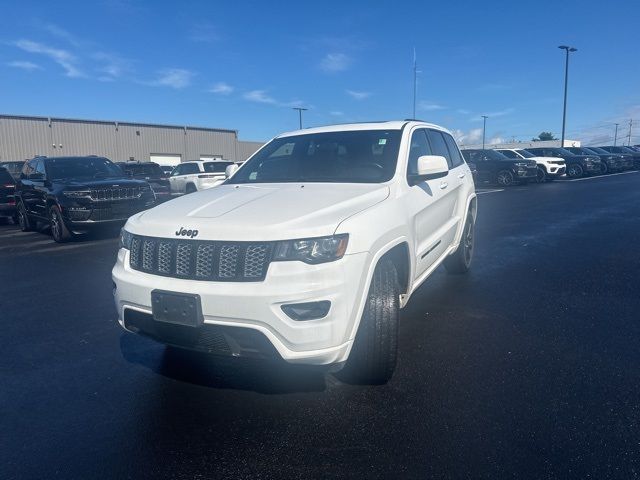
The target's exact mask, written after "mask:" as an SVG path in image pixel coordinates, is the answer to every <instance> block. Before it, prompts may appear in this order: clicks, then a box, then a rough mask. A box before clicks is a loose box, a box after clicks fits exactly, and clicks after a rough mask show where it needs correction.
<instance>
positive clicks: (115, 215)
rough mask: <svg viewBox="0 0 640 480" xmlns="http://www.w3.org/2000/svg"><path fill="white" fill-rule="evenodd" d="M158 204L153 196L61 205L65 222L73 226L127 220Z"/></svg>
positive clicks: (79, 226)
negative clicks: (133, 199)
mask: <svg viewBox="0 0 640 480" xmlns="http://www.w3.org/2000/svg"><path fill="white" fill-rule="evenodd" d="M155 204H156V201H155V200H154V199H152V198H147V199H145V200H135V201H120V202H91V203H71V202H69V203H67V204H66V205H65V204H63V205H61V210H62V215H63V217H64V219H65V223H66V224H67V226H68V227H71V228H74V227H75V228H82V227H91V226H93V225H101V224H113V223H118V222H120V223H122V222H125V221H126V220H127V219H128V218H129V217H130V216H131V215H135V214H136V213H138V212H141V211H142V210H146V209H149V208H151V207H153V206H154V205H155Z"/></svg>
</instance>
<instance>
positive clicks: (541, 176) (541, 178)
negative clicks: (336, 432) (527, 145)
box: [536, 167, 547, 183]
mask: <svg viewBox="0 0 640 480" xmlns="http://www.w3.org/2000/svg"><path fill="white" fill-rule="evenodd" d="M536 181H537V182H538V183H544V182H546V181H547V171H546V170H545V169H544V167H538V172H537V173H536Z"/></svg>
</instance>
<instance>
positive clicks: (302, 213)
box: [127, 183, 389, 241]
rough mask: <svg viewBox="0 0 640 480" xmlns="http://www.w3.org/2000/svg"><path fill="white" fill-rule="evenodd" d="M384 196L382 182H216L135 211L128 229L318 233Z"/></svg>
mask: <svg viewBox="0 0 640 480" xmlns="http://www.w3.org/2000/svg"><path fill="white" fill-rule="evenodd" d="M388 196H389V187H388V186H386V185H381V184H352V183H350V184H336V183H331V184H328V183H310V184H299V183H286V184H260V185H220V186H218V187H214V188H210V189H207V190H202V191H200V192H197V193H193V194H190V195H185V196H183V197H180V198H177V199H174V200H171V201H169V202H167V203H164V204H162V205H159V206H157V207H155V208H152V209H151V210H147V211H145V212H142V213H140V214H138V215H135V216H133V217H131V218H130V219H129V221H128V223H127V229H128V230H129V231H131V232H132V233H135V234H139V235H148V236H154V237H167V238H170V237H175V236H176V232H177V231H179V230H180V229H181V228H184V229H187V230H198V236H197V239H198V240H234V241H240V240H249V241H255V240H284V239H288V238H306V237H319V236H325V235H332V234H333V233H334V232H335V229H336V228H337V226H338V224H340V223H341V222H342V221H343V220H345V219H347V218H348V217H351V216H352V215H355V214H357V213H359V212H362V211H363V210H366V209H367V208H370V207H372V206H373V205H375V204H377V203H379V202H382V201H383V200H384V199H385V198H387V197H388Z"/></svg>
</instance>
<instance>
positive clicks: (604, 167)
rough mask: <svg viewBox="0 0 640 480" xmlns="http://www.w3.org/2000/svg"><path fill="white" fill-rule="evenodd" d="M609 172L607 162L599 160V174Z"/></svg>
mask: <svg viewBox="0 0 640 480" xmlns="http://www.w3.org/2000/svg"><path fill="white" fill-rule="evenodd" d="M607 173H609V165H607V162H600V175H606V174H607Z"/></svg>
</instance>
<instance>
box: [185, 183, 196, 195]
mask: <svg viewBox="0 0 640 480" xmlns="http://www.w3.org/2000/svg"><path fill="white" fill-rule="evenodd" d="M197 191H198V189H197V188H196V186H195V185H194V184H193V183H189V184H187V188H185V192H186V193H187V194H189V193H194V192H197Z"/></svg>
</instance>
